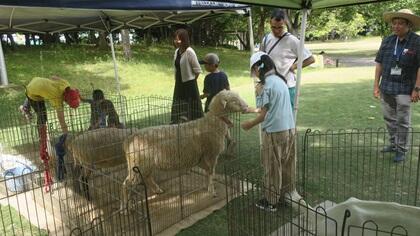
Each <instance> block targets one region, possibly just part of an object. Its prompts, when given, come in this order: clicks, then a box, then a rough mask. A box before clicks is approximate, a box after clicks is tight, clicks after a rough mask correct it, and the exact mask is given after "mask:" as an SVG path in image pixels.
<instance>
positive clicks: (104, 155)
mask: <svg viewBox="0 0 420 236" xmlns="http://www.w3.org/2000/svg"><path fill="white" fill-rule="evenodd" d="M133 132H135V130H134V129H117V128H102V129H96V130H90V131H87V132H84V133H82V134H79V135H77V136H76V137H74V138H71V139H70V140H68V142H69V143H68V144H67V145H68V148H69V150H70V151H71V152H72V154H73V157H74V158H75V159H76V160H77V161H78V162H79V163H82V164H85V165H95V166H98V167H102V168H106V167H113V166H115V165H119V164H123V163H125V162H126V159H125V156H124V151H123V145H122V144H123V142H124V140H125V139H126V138H127V137H128V136H129V135H131V134H133Z"/></svg>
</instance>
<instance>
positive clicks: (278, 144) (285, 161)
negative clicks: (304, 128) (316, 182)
mask: <svg viewBox="0 0 420 236" xmlns="http://www.w3.org/2000/svg"><path fill="white" fill-rule="evenodd" d="M250 68H251V74H252V75H255V76H257V77H258V78H259V80H260V81H259V83H258V84H257V86H256V100H257V108H256V109H254V108H249V109H248V112H256V113H258V115H257V117H256V118H254V119H252V120H247V121H245V122H243V123H242V125H241V126H242V128H243V129H244V130H249V129H251V128H252V127H254V126H256V125H258V124H261V129H262V147H261V149H262V150H261V163H262V165H263V168H264V179H263V181H264V188H265V193H264V198H263V199H261V200H259V201H258V202H257V204H256V205H257V207H259V208H261V209H264V210H268V211H272V212H274V211H277V205H278V202H279V200H281V198H283V197H284V198H285V200H286V202H288V203H290V200H293V201H295V202H299V201H300V203H301V204H303V202H304V201H303V200H301V197H300V195H299V194H298V193H297V192H296V186H295V182H296V180H295V172H296V151H295V122H294V119H293V112H292V108H291V106H290V96H289V89H288V87H287V84H286V80H285V78H284V77H283V76H281V75H280V74H279V73H278V72H277V70H276V67H275V65H274V62H273V60H272V59H271V58H270V57H269V56H268V55H267V54H266V53H264V52H257V53H255V54H254V55H252V57H251V59H250ZM279 196H280V197H279ZM305 204H306V203H305Z"/></svg>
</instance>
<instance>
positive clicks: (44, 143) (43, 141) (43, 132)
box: [39, 126, 52, 192]
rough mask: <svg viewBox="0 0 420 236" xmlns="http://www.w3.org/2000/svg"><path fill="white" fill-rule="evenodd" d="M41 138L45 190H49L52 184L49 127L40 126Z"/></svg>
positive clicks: (40, 150)
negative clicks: (48, 138)
mask: <svg viewBox="0 0 420 236" xmlns="http://www.w3.org/2000/svg"><path fill="white" fill-rule="evenodd" d="M39 138H40V144H39V156H40V157H41V160H42V161H43V162H44V167H45V170H44V188H45V192H49V191H50V190H51V185H52V178H51V174H50V168H49V164H48V161H49V160H50V158H49V155H48V151H47V127H46V126H41V127H40V128H39Z"/></svg>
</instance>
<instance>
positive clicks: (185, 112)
mask: <svg viewBox="0 0 420 236" xmlns="http://www.w3.org/2000/svg"><path fill="white" fill-rule="evenodd" d="M174 45H175V47H176V50H175V55H174V65H175V87H174V95H173V104H172V111H171V123H173V124H174V123H179V122H183V121H188V120H195V119H198V118H200V117H202V116H203V108H202V105H201V100H200V93H199V90H198V86H197V78H198V76H199V75H200V73H201V67H200V64H199V62H198V59H197V55H196V54H195V52H194V50H193V49H192V48H191V47H190V39H189V35H188V31H187V30H185V29H178V30H177V31H175V39H174Z"/></svg>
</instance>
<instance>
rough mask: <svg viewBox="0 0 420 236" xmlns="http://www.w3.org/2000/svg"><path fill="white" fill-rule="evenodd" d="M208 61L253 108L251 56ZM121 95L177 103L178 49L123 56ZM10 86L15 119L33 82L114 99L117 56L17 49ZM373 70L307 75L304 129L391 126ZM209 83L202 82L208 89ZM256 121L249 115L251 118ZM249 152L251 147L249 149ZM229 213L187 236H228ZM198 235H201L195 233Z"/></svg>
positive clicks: (344, 47) (354, 45)
mask: <svg viewBox="0 0 420 236" xmlns="http://www.w3.org/2000/svg"><path fill="white" fill-rule="evenodd" d="M379 44H380V38H367V39H364V40H353V41H346V42H325V43H319V42H315V43H309V44H308V45H307V46H308V47H309V48H310V49H311V50H313V52H315V53H317V52H320V51H325V52H327V53H328V55H329V56H337V57H339V56H340V57H342V56H352V57H359V56H360V57H372V60H373V57H374V55H375V53H376V50H377V49H378V47H379ZM194 49H195V50H196V52H197V54H198V56H199V57H200V58H201V57H203V56H204V55H205V54H206V53H208V52H216V53H218V54H219V56H220V59H221V65H220V67H221V69H222V70H224V71H225V72H226V73H227V75H228V76H229V81H230V83H231V88H232V90H235V91H237V92H239V94H240V95H241V96H243V97H244V98H245V100H247V101H248V103H249V104H250V105H254V95H253V94H254V92H253V85H252V80H251V79H250V78H249V69H248V66H249V61H248V60H249V53H248V52H243V51H237V50H232V49H225V48H207V47H204V48H202V47H194ZM117 52H118V55H117V58H118V69H119V76H120V81H121V93H122V95H125V96H127V97H136V96H149V95H160V96H167V97H172V92H173V86H174V78H173V65H172V58H173V52H174V49H173V48H172V47H171V46H167V45H152V46H149V47H145V46H134V47H133V56H134V57H133V59H132V60H131V61H128V62H127V61H124V60H123V59H122V57H121V50H117ZM5 57H6V64H7V69H8V76H9V81H10V83H12V84H13V85H15V86H12V87H10V88H5V89H1V90H0V109H1V111H2V112H4V113H3V114H7V113H11V112H16V110H15V109H16V108H17V106H18V105H19V104H20V103H21V102H22V101H23V99H24V89H23V85H25V84H27V83H28V82H29V81H30V79H31V78H32V77H35V76H49V75H51V74H58V75H60V76H62V77H63V78H65V79H68V80H69V81H70V83H71V84H72V85H74V86H76V87H78V88H80V89H81V90H82V91H83V93H84V94H85V95H87V96H90V92H91V89H92V85H93V87H95V88H100V89H102V90H104V91H105V92H107V93H113V92H115V88H116V83H115V80H114V70H113V64H112V60H111V54H110V51H101V50H98V49H96V48H94V47H92V46H86V45H85V46H71V47H68V46H52V47H31V48H23V47H18V48H17V49H16V50H15V51H10V50H7V49H6V54H5ZM373 77H374V67H372V66H367V67H351V68H350V67H347V68H346V67H342V68H325V69H317V68H308V69H305V70H304V73H303V79H302V87H301V94H300V103H299V112H298V120H297V124H298V130H299V131H300V132H303V131H305V130H306V129H308V128H311V129H313V130H321V131H326V130H331V129H332V130H340V129H346V130H350V129H353V128H356V129H365V128H368V127H370V128H378V127H384V122H383V120H382V115H381V109H380V102H379V101H378V100H376V99H374V98H373V96H372V88H373ZM203 79H204V76H200V78H199V81H198V83H199V86H200V90H202V85H203ZM250 116H251V115H247V116H243V117H242V118H241V119H246V117H250ZM419 121H420V108H419V105H418V104H414V105H413V111H412V124H413V128H414V129H419V128H420V122H419ZM256 131H257V130H256V129H255V128H254V129H252V130H251V131H249V132H244V141H245V143H246V145H248V144H249V143H253V144H254V145H257V144H258V136H257V132H256ZM246 145H245V146H246ZM244 163H246V164H245V165H246V166H250V167H252V166H255V165H258V160H257V159H255V158H254V159H252V158H251V159H246V160H244ZM225 219H226V211H225V209H222V210H220V211H217V212H215V213H214V214H213V215H211V216H210V217H208V218H206V219H204V220H202V221H200V222H198V223H197V224H196V225H195V226H193V228H190V229H186V230H184V231H182V232H181V233H180V235H196V232H200V234H203V235H227V231H226V223H225ZM194 233H195V234H194Z"/></svg>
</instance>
